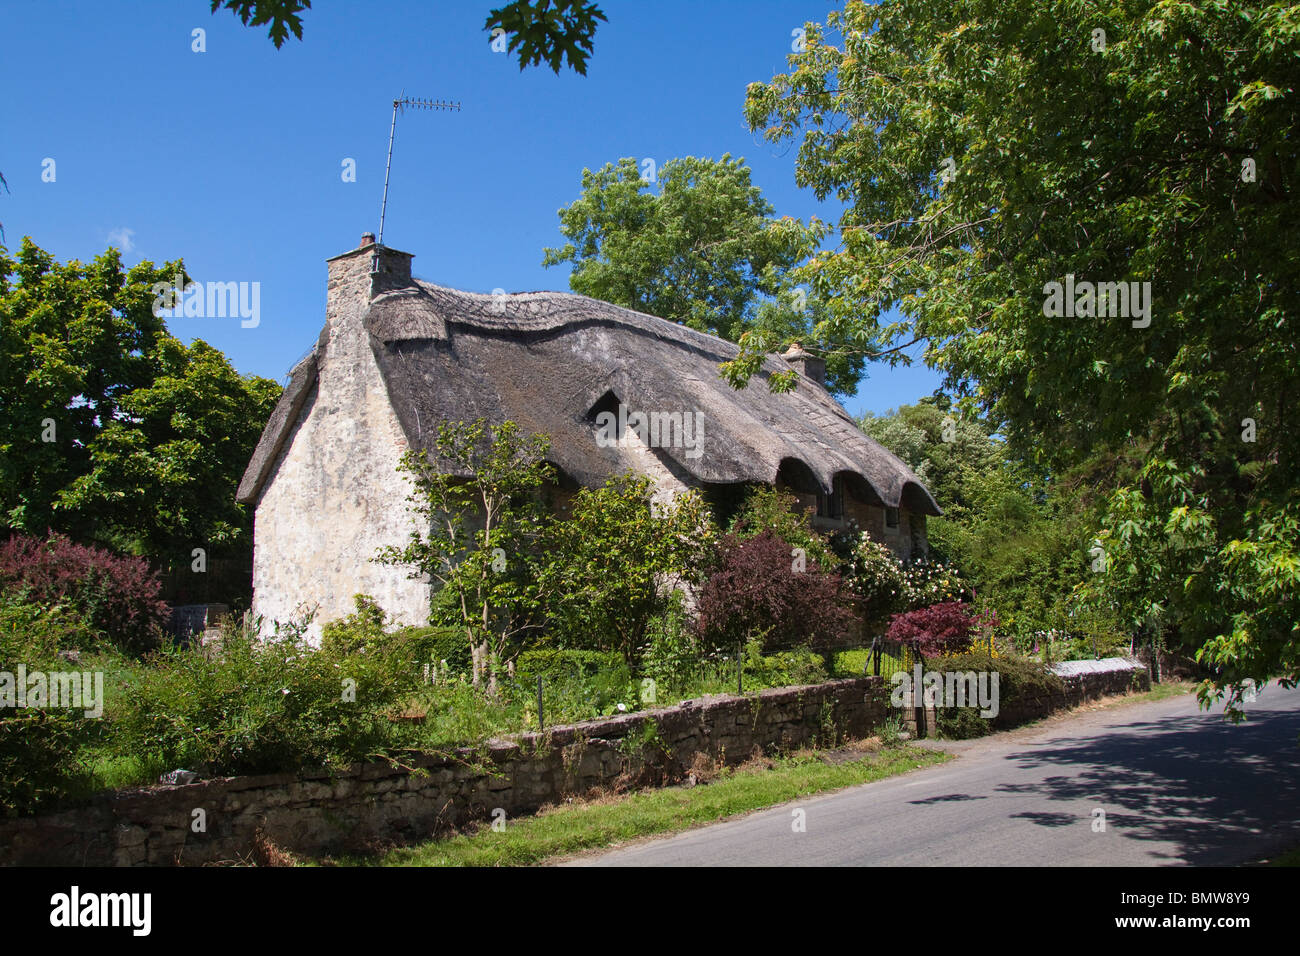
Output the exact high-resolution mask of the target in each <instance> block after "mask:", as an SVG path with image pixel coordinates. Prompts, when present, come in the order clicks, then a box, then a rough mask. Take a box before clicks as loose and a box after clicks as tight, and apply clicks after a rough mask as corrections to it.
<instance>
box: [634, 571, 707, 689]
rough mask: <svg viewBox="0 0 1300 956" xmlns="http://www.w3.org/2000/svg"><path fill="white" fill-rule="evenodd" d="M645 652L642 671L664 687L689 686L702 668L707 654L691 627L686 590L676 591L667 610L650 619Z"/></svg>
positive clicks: (642, 653)
mask: <svg viewBox="0 0 1300 956" xmlns="http://www.w3.org/2000/svg"><path fill="white" fill-rule="evenodd" d="M646 637H647V641H646V644H645V647H644V648H643V649H642V652H641V674H642V676H644V677H648V678H650V679H652V680H653V681H655V683H656V684H657V685H659V686H660V687H661V688H664V689H667V688H683V687H686V686H688V685H689V684H690V683H691V681H692V680H694V679H695V677H696V676H697V675H698V674H699V672H700V666H701V664H702V661H703V654H702V651H701V648H700V645H699V642H698V641H697V640H696V638H695V635H694V633H693V632H692V630H691V628H690V622H689V620H688V618H687V615H686V609H685V606H684V604H683V599H682V593H681V592H680V591H674V592H673V595H672V598H671V599H670V601H669V604H668V607H667V609H666V610H665V611H664V613H662V614H660V615H658V616H657V617H655V618H653V619H652V620H651V621H650V624H649V626H648V627H647V628H646Z"/></svg>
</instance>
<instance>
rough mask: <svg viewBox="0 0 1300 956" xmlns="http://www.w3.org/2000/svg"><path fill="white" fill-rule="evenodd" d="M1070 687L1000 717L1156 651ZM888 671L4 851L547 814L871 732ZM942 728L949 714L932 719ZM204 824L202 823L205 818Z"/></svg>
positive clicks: (1012, 719) (1118, 686)
mask: <svg viewBox="0 0 1300 956" xmlns="http://www.w3.org/2000/svg"><path fill="white" fill-rule="evenodd" d="M1062 681H1063V684H1064V687H1065V690H1064V692H1063V693H1056V694H1052V695H1050V697H1044V698H1043V699H1035V700H1030V701H1023V702H1021V703H1020V704H1019V705H1018V706H1017V707H1016V708H1014V709H1008V710H1004V711H1003V713H1002V714H1000V715H999V719H998V721H997V725H998V726H1002V725H1009V724H1011V723H1018V722H1023V721H1024V720H1029V719H1034V718H1037V717H1043V716H1046V715H1047V714H1048V713H1050V712H1051V711H1053V710H1056V709H1059V708H1062V707H1070V706H1075V705H1077V704H1079V703H1081V702H1082V701H1084V700H1090V699H1094V698H1096V697H1100V696H1103V695H1105V694H1114V693H1123V692H1125V691H1127V690H1130V689H1133V688H1141V689H1145V688H1149V687H1150V680H1149V678H1148V677H1147V672H1146V669H1145V668H1144V667H1142V666H1141V665H1140V664H1136V663H1132V662H1124V666H1119V665H1112V666H1109V667H1106V668H1102V669H1092V670H1090V671H1088V672H1085V673H1076V674H1069V673H1067V674H1065V675H1063V676H1062ZM891 689H892V688H891V685H890V683H889V682H888V681H886V680H885V679H884V678H880V677H862V678H855V679H849V680H834V681H828V682H826V683H824V684H816V685H813V686H809V687H785V688H779V689H776V690H766V691H762V692H760V693H757V694H752V695H749V696H744V697H732V696H718V697H708V698H702V699H700V700H694V701H685V702H682V703H680V704H677V705H675V706H673V707H668V708H664V709H661V710H654V711H646V712H642V713H635V714H626V715H623V716H619V717H614V718H611V719H608V720H597V721H587V722H584V723H580V724H573V725H568V726H558V727H555V728H552V729H550V730H548V731H547V732H545V733H542V734H521V735H519V736H517V737H513V738H510V739H508V740H497V741H491V742H489V743H488V744H486V745H485V746H484V747H482V748H478V749H474V748H461V749H457V750H455V751H452V752H448V753H445V754H410V755H408V756H407V757H406V758H405V759H404V760H403V761H402V763H403V764H405V766H400V767H399V766H393V765H390V764H388V763H374V764H363V765H358V766H354V767H351V768H348V769H346V770H343V771H340V772H337V773H332V774H331V773H323V772H322V773H302V774H269V775H263V776H251V777H227V778H221V779H215V780H205V781H201V782H198V783H193V784H189V785H186V786H177V787H153V788H149V789H144V790H124V791H117V792H114V793H108V794H103V795H101V796H99V797H96V798H95V799H93V800H92V801H90V802H89V803H88V804H86V805H83V806H78V807H73V808H70V809H67V810H63V811H61V812H58V813H51V814H46V815H44V816H39V817H30V818H23V819H10V820H0V864H4V865H64V866H167V865H175V864H203V863H216V862H222V861H236V860H240V859H248V858H249V857H250V855H251V853H252V851H253V847H254V845H255V842H256V840H257V839H258V836H259V834H261V835H262V836H264V837H265V839H267V840H269V841H271V842H272V843H274V844H276V845H277V846H280V847H283V848H285V849H288V850H291V851H294V852H297V853H307V854H317V853H325V852H339V851H348V850H354V851H355V850H364V849H366V848H369V847H374V846H376V845H381V844H391V843H406V842H411V841H416V840H421V839H427V838H429V837H430V836H432V835H435V834H437V833H440V832H444V831H447V830H449V829H452V828H456V827H460V826H463V825H465V824H467V823H472V822H475V821H484V820H489V819H491V818H492V815H493V811H495V810H498V809H499V810H502V811H504V812H505V814H506V815H507V816H508V817H515V816H519V815H521V814H528V813H532V812H534V811H535V810H537V809H538V808H539V807H541V806H543V805H545V804H549V803H556V802H558V801H561V800H563V799H564V798H565V797H566V796H572V795H581V794H584V793H589V792H592V791H595V790H599V789H609V788H621V787H626V786H633V785H639V784H659V783H669V782H673V781H677V780H681V779H683V778H684V777H685V776H686V774H687V773H689V771H690V768H691V766H692V764H693V763H694V762H695V760H696V755H697V754H705V755H707V756H708V757H709V758H711V759H713V760H715V761H718V762H721V763H724V764H736V763H739V762H742V761H743V760H745V759H746V758H748V757H750V756H751V755H752V754H753V753H754V751H755V750H761V751H764V752H767V753H771V752H774V751H788V750H794V749H797V748H799V747H804V746H810V745H822V746H825V745H833V744H836V743H839V742H840V741H842V740H845V739H856V738H862V737H867V736H870V735H871V734H872V733H873V732H875V731H876V730H877V729H878V728H879V727H880V726H881V725H882V724H884V722H885V721H886V720H887V719H888V718H890V717H891V716H893V717H901V718H902V719H903V720H904V721H905V722H906V723H908V724H909V725H910V726H911V727H912V728H913V729H915V727H916V719H915V718H916V711H915V710H914V709H911V708H908V709H905V710H903V711H902V712H901V713H900V712H899V711H898V710H896V709H894V708H892V707H891V705H890V696H891ZM930 726H933V723H930ZM200 821H201V823H202V826H201V827H200V826H199V825H198V824H199V822H200Z"/></svg>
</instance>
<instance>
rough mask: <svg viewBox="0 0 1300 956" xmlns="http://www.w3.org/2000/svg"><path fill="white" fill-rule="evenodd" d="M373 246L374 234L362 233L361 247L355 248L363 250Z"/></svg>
mask: <svg viewBox="0 0 1300 956" xmlns="http://www.w3.org/2000/svg"><path fill="white" fill-rule="evenodd" d="M374 244H375V234H374V233H373V232H363V233H362V234H361V245H360V246H358V247H357V248H358V249H364V248H365V247H366V246H373V245H374Z"/></svg>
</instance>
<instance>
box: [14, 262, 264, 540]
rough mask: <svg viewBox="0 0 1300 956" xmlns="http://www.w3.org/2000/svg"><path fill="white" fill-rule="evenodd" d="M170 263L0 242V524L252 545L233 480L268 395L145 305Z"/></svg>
mask: <svg viewBox="0 0 1300 956" xmlns="http://www.w3.org/2000/svg"><path fill="white" fill-rule="evenodd" d="M178 274H179V275H182V276H184V274H185V267H184V264H183V262H181V261H180V260H176V261H173V262H168V263H166V264H165V265H163V266H162V267H157V268H156V267H155V266H154V265H153V263H151V262H148V261H145V262H141V263H140V264H139V265H136V266H133V267H132V268H130V269H124V268H123V266H122V261H121V257H120V255H119V253H118V251H117V250H116V249H109V250H108V251H107V252H105V253H104V254H103V255H101V256H98V257H96V258H95V259H94V260H93V261H92V262H89V263H85V264H83V263H80V262H77V261H75V260H73V261H70V262H67V263H59V262H56V261H55V260H54V258H53V257H52V256H50V255H49V253H47V252H45V251H43V250H42V249H40V248H38V247H37V246H36V245H35V244H34V243H33V242H32V241H31V240H30V239H25V240H24V241H23V245H22V248H21V249H20V250H19V253H18V256H17V258H16V259H10V258H9V257H8V256H7V255H5V254H4V253H3V252H0V523H2V526H3V527H5V528H9V529H12V530H15V531H24V532H28V533H31V534H36V535H41V536H44V534H45V531H46V530H47V529H50V528H52V529H54V530H56V531H60V532H64V533H66V534H68V535H70V536H71V537H73V538H74V539H76V540H80V541H98V542H101V543H105V544H110V545H113V546H115V547H117V548H119V549H120V550H128V551H132V552H135V553H141V554H145V555H148V556H150V557H154V558H160V559H164V558H173V559H177V560H180V559H184V560H186V561H188V560H189V556H190V552H191V549H193V548H194V547H205V548H206V547H208V546H212V545H214V544H228V543H232V542H235V541H239V542H240V546H241V547H244V548H247V547H250V546H251V542H249V541H248V540H247V539H248V537H249V536H248V530H249V527H250V520H249V517H248V515H247V514H246V513H245V512H244V510H243V508H242V507H240V506H239V505H237V504H236V503H235V489H236V486H237V485H238V482H239V477H240V475H241V474H242V473H243V470H244V467H245V466H246V465H247V463H248V459H249V457H250V456H251V454H252V451H253V448H254V446H255V445H256V444H257V440H258V436H259V435H260V434H261V431H262V426H263V425H264V424H265V422H266V420H267V417H268V416H269V415H270V411H271V408H272V406H273V405H274V404H275V402H276V400H277V399H278V397H279V394H280V387H279V386H278V385H277V384H276V383H275V382H273V381H270V380H269V379H264V378H258V377H254V376H242V375H240V374H239V373H238V372H236V371H235V370H234V369H233V368H232V367H231V366H230V363H229V362H228V361H227V360H226V358H225V356H224V355H222V354H221V352H219V351H218V350H217V349H214V348H213V347H212V346H210V345H208V344H207V343H206V342H204V341H202V340H201V339H198V340H195V341H194V343H193V344H191V345H188V346H187V345H185V344H184V343H182V342H181V341H180V340H179V339H177V338H175V337H174V336H172V335H171V334H170V333H169V332H168V330H167V327H166V323H165V322H164V321H163V319H162V318H160V317H159V316H157V315H155V314H154V300H155V291H154V289H153V286H154V284H155V283H168V284H170V283H171V282H172V280H173V278H174V276H176V275H178Z"/></svg>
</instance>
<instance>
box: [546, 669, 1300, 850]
mask: <svg viewBox="0 0 1300 956" xmlns="http://www.w3.org/2000/svg"><path fill="white" fill-rule="evenodd" d="M1247 714H1248V715H1249V720H1248V721H1247V722H1246V723H1243V724H1238V725H1233V724H1229V723H1226V722H1225V721H1224V720H1223V718H1222V708H1215V709H1214V710H1213V711H1209V712H1207V711H1201V710H1199V709H1198V707H1197V703H1196V698H1195V695H1194V694H1192V695H1184V696H1180V697H1175V698H1171V699H1168V700H1163V701H1158V702H1155V703H1141V704H1128V705H1121V706H1118V707H1111V708H1106V709H1099V710H1096V711H1092V712H1084V713H1075V714H1072V715H1066V716H1062V717H1058V718H1053V719H1052V720H1050V721H1048V722H1046V723H1044V724H1041V725H1038V726H1036V727H1031V728H1024V729H1021V730H1017V731H1011V732H1009V733H1003V734H998V735H995V736H993V737H987V738H983V739H980V740H975V741H958V742H952V743H936V744H931V743H930V742H923V743H925V744H927V745H930V746H941V747H942V748H943V749H945V750H949V751H951V752H953V753H956V754H958V757H957V759H956V760H953V761H951V762H949V763H947V764H945V765H943V766H938V767H932V768H927V769H923V770H918V771H916V772H914V773H910V774H906V775H904V776H901V777H893V778H890V779H888V780H882V781H879V782H876V783H870V784H864V785H862V786H859V787H853V788H851V789H849V790H843V791H840V792H838V793H834V794H829V795H826V796H821V797H813V798H808V799H805V800H801V801H798V802H796V803H791V804H786V805H784V806H781V807H776V808H773V809H770V810H763V811H759V812H757V813H753V814H750V815H748V816H745V817H742V818H739V819H736V820H731V821H727V822H724V823H718V824H713V825H710V826H707V827H701V828H698V829H695V830H691V831H688V832H685V833H681V834H678V835H676V836H671V837H666V838H658V839H653V840H650V841H648V842H643V843H639V844H636V845H632V846H629V847H626V848H623V849H616V850H612V851H608V852H602V853H598V854H591V855H587V856H583V857H578V858H575V859H572V860H569V861H567V864H568V865H587V866H591V865H597V866H924V865H931V866H964V865H979V866H1004V865H1014V866H1160V865H1178V864H1191V865H1198V866H1211V865H1231V864H1239V863H1245V862H1250V861H1252V860H1258V859H1260V858H1261V857H1263V856H1266V855H1268V854H1270V853H1272V852H1275V851H1277V850H1279V849H1290V848H1294V847H1296V846H1300V741H1298V737H1300V688H1297V689H1295V690H1284V689H1282V688H1281V687H1279V686H1277V685H1276V684H1271V685H1269V686H1268V687H1267V688H1265V689H1264V690H1263V691H1261V692H1260V693H1259V696H1258V699H1257V700H1256V701H1255V703H1254V704H1251V705H1248V706H1247ZM1098 808H1100V809H1101V810H1104V811H1105V830H1104V832H1100V831H1098V830H1096V829H1095V828H1094V820H1095V819H1099V818H1097V817H1095V816H1094V810H1096V809H1098ZM796 810H802V811H804V816H803V819H804V823H805V825H806V830H805V832H795V828H794V824H795V822H796V819H797V816H796V814H795V812H794V811H796Z"/></svg>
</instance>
